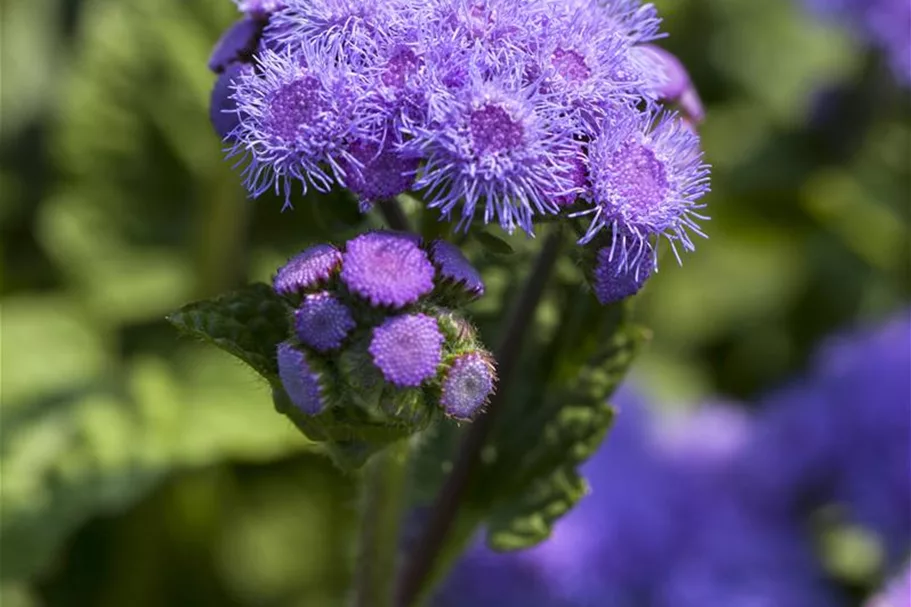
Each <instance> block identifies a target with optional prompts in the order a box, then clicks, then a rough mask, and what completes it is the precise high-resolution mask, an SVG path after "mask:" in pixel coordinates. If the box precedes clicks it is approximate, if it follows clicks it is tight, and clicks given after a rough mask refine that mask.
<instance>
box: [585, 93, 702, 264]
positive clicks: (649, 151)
mask: <svg viewBox="0 0 911 607" xmlns="http://www.w3.org/2000/svg"><path fill="white" fill-rule="evenodd" d="M589 167H590V174H591V175H590V177H591V182H592V208H591V209H589V210H588V211H584V212H582V213H580V214H591V215H592V222H591V225H590V227H589V229H588V232H587V233H586V234H585V236H584V237H583V238H582V239H581V241H580V242H582V243H585V242H589V241H590V240H591V239H592V238H594V237H595V235H596V234H597V233H598V232H600V231H601V230H602V229H604V228H606V227H610V228H612V229H613V231H614V238H615V243H614V246H615V247H619V251H620V252H621V254H622V256H621V258H620V260H619V262H618V263H619V264H620V267H621V268H624V269H625V268H626V267H628V266H630V265H632V264H635V263H636V261H637V260H638V259H639V258H640V257H642V256H643V255H644V254H646V253H647V252H648V247H649V243H650V242H651V241H652V240H654V238H656V237H658V236H663V237H665V238H666V239H667V240H668V241H669V242H670V243H671V247H672V248H673V250H674V254H675V255H677V258H678V260H679V259H680V258H679V254H678V253H677V248H676V243H678V242H679V243H680V244H681V246H682V247H683V249H684V250H693V248H694V245H693V242H692V240H691V239H690V236H689V232H693V233H695V234H697V235H699V236H704V234H703V233H702V231H701V230H700V228H699V226H698V225H697V224H696V220H698V219H707V218H706V217H704V216H703V215H700V214H699V213H697V211H698V210H699V209H701V208H702V207H703V206H705V205H704V204H700V203H699V198H700V197H701V196H702V195H703V194H705V193H706V192H707V191H708V165H706V164H704V163H703V162H702V152H701V151H700V150H699V138H698V137H697V136H696V135H695V134H694V133H693V132H692V131H691V130H690V129H688V128H687V127H686V126H685V125H683V123H681V121H680V120H679V119H678V118H677V117H676V116H675V115H673V114H665V115H663V116H656V115H654V114H643V113H639V112H637V111H635V110H625V111H617V112H614V113H612V114H611V116H610V117H609V118H607V119H606V120H605V121H604V122H603V125H602V133H601V134H600V136H599V137H598V138H597V139H596V140H595V141H593V142H592V144H591V145H590V147H589Z"/></svg>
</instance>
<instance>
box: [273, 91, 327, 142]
mask: <svg viewBox="0 0 911 607" xmlns="http://www.w3.org/2000/svg"><path fill="white" fill-rule="evenodd" d="M319 89H320V83H319V81H318V80H317V79H316V78H314V77H312V76H304V77H303V78H301V79H300V80H295V81H294V82H291V83H290V84H286V85H285V86H283V87H282V88H280V89H278V90H277V91H276V92H275V94H274V95H273V96H272V99H271V101H270V102H269V110H270V112H269V114H270V127H271V129H272V132H273V133H274V134H275V135H276V136H278V137H281V138H282V139H295V138H296V137H297V136H298V133H299V132H300V127H301V126H303V125H308V124H312V123H313V122H314V119H315V118H316V116H317V114H319V112H320V111H321V110H323V109H324V106H325V103H324V102H323V100H322V98H321V97H320V93H319Z"/></svg>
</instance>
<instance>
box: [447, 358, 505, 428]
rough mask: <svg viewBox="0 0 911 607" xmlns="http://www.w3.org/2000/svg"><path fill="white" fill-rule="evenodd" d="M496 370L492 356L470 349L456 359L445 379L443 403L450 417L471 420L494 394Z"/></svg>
mask: <svg viewBox="0 0 911 607" xmlns="http://www.w3.org/2000/svg"><path fill="white" fill-rule="evenodd" d="M495 382H496V371H495V369H494V366H493V362H492V360H491V359H490V357H489V356H487V355H486V354H484V353H481V352H469V353H467V354H463V355H461V356H459V357H458V358H456V359H455V360H454V361H453V362H452V364H451V365H450V367H449V369H448V370H447V371H446V376H445V378H444V379H443V384H442V392H441V396H440V405H442V407H443V410H444V411H445V412H446V415H448V416H449V417H452V418H455V419H459V420H471V419H474V417H475V416H476V415H477V414H478V413H479V412H480V411H481V409H482V408H483V407H484V405H485V404H486V403H487V401H488V399H489V398H490V395H491V394H492V393H493V389H494V383H495Z"/></svg>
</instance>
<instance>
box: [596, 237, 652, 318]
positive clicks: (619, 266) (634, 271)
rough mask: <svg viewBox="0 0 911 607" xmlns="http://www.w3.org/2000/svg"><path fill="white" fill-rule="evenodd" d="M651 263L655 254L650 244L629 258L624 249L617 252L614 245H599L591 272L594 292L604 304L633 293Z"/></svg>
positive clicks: (641, 281) (636, 290)
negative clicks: (595, 261)
mask: <svg viewBox="0 0 911 607" xmlns="http://www.w3.org/2000/svg"><path fill="white" fill-rule="evenodd" d="M614 242H615V243H616V239H615V240H614ZM654 265H655V255H654V252H653V251H652V250H651V247H650V246H649V247H645V250H644V251H641V252H639V257H638V259H634V260H629V256H628V255H627V254H625V253H618V252H617V251H616V250H615V247H604V248H602V249H601V250H599V251H598V254H597V265H596V266H595V272H594V288H595V296H596V297H597V298H598V301H599V302H601V303H602V304H604V305H607V304H610V303H614V302H615V301H620V300H622V299H626V298H627V297H630V296H632V295H635V294H636V293H638V292H639V291H640V289H642V287H643V286H645V282H646V281H647V280H648V279H649V277H650V276H651V274H652V268H653V267H654Z"/></svg>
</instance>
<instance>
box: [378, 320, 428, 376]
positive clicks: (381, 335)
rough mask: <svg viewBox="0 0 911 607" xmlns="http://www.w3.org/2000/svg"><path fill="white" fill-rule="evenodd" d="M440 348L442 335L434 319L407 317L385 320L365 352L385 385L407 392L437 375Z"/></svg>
mask: <svg viewBox="0 0 911 607" xmlns="http://www.w3.org/2000/svg"><path fill="white" fill-rule="evenodd" d="M442 348H443V335H442V333H440V329H439V326H438V325H437V321H436V319H435V318H433V317H431V316H427V315H426V314H407V315H404V316H394V317H392V318H388V319H387V320H386V321H385V322H384V323H383V324H382V325H380V326H379V327H377V328H376V329H374V330H373V338H372V339H371V340H370V347H369V349H368V350H369V352H370V355H371V356H372V357H373V362H374V364H375V365H376V366H377V368H379V370H380V371H382V373H383V377H385V378H386V381H388V382H389V383H391V384H393V385H395V386H398V387H400V388H410V387H418V386H420V385H421V384H422V383H424V382H425V381H427V380H429V379H431V378H432V377H434V376H435V375H436V373H437V367H438V366H439V364H440V359H441V357H442Z"/></svg>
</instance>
